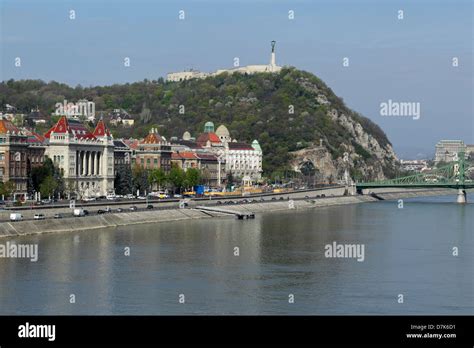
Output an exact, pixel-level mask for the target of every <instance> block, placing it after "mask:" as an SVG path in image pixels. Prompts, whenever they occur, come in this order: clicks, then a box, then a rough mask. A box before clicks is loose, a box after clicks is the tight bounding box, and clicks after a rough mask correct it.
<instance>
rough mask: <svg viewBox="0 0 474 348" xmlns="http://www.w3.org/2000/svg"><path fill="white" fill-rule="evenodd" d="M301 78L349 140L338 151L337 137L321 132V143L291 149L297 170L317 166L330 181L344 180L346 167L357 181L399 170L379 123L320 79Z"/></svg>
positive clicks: (321, 173)
mask: <svg viewBox="0 0 474 348" xmlns="http://www.w3.org/2000/svg"><path fill="white" fill-rule="evenodd" d="M297 81H298V83H299V84H300V86H302V87H303V88H304V89H305V90H306V91H308V92H309V93H311V94H313V95H314V99H315V100H316V102H317V103H318V104H319V105H320V106H323V107H324V109H325V110H326V115H327V117H328V118H329V119H330V120H331V121H332V122H333V123H335V124H336V125H338V126H340V127H342V129H343V130H344V131H345V132H346V133H347V135H348V137H347V141H342V142H340V143H339V144H336V145H339V146H338V148H337V150H338V151H335V144H334V142H333V141H332V140H333V139H330V138H328V137H326V136H325V135H324V134H321V139H320V142H319V144H318V145H314V144H312V145H311V146H309V147H305V148H303V149H300V150H297V151H293V152H291V155H292V158H291V160H290V166H291V167H292V169H293V170H295V171H298V172H303V173H304V171H305V170H304V168H308V166H309V167H311V166H314V170H315V175H316V176H317V177H319V178H320V179H322V180H324V181H330V182H335V181H337V180H341V179H342V178H343V175H344V171H345V168H347V169H348V170H349V173H350V176H351V178H352V179H353V180H364V179H365V180H381V179H385V178H386V177H387V176H390V174H391V173H392V172H394V171H395V170H396V168H397V161H398V159H397V157H396V155H395V152H394V151H393V148H392V145H391V144H390V142H389V141H388V139H386V136H385V134H384V133H383V132H382V131H381V130H380V128H378V126H376V125H375V124H373V123H372V122H371V121H369V120H368V119H366V118H365V117H362V116H360V115H359V114H357V113H355V112H353V111H352V110H349V109H348V108H347V107H346V106H345V105H344V104H343V103H342V100H340V99H339V98H337V97H336V96H335V95H334V94H333V93H332V91H331V90H330V89H329V88H327V87H326V86H325V85H324V84H323V83H322V81H319V80H318V79H317V78H311V77H300V78H299V79H298V80H297ZM362 123H363V124H364V125H363V124H362ZM364 126H365V127H364ZM377 138H378V139H377Z"/></svg>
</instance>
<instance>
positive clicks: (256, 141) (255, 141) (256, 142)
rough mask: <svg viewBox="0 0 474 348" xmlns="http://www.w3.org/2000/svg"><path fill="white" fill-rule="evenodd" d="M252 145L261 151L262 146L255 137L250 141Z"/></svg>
mask: <svg viewBox="0 0 474 348" xmlns="http://www.w3.org/2000/svg"><path fill="white" fill-rule="evenodd" d="M252 147H253V148H254V149H255V150H256V151H260V152H262V148H261V147H260V144H259V143H258V140H257V139H255V140H254V141H252Z"/></svg>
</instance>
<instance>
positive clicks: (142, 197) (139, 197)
mask: <svg viewBox="0 0 474 348" xmlns="http://www.w3.org/2000/svg"><path fill="white" fill-rule="evenodd" d="M137 198H138V199H146V197H145V196H138V197H137Z"/></svg>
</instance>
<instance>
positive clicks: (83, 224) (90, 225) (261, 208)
mask: <svg viewBox="0 0 474 348" xmlns="http://www.w3.org/2000/svg"><path fill="white" fill-rule="evenodd" d="M339 191H341V189H333V193H328V192H325V193H326V197H325V198H314V197H313V195H311V194H309V195H308V193H295V194H288V193H287V194H281V195H278V196H276V198H277V200H269V199H267V200H266V201H264V202H257V203H238V202H237V204H232V205H229V206H227V205H226V206H225V207H226V209H228V210H234V211H241V212H253V213H264V212H272V211H281V210H290V209H296V210H299V209H311V208H319V207H328V206H335V205H346V204H357V203H364V202H375V201H379V199H380V198H382V199H386V200H396V199H400V198H410V197H420V196H435V195H446V194H454V193H455V191H454V190H446V189H440V190H405V191H404V192H400V191H399V190H398V191H397V190H393V189H380V190H374V192H377V197H378V198H376V197H372V196H370V195H355V196H337V195H338V194H341V193H342V191H341V192H339ZM331 194H333V195H334V196H331ZM306 196H309V198H308V197H306ZM280 197H283V198H284V200H280V199H279V198H280ZM289 199H294V201H293V204H292V206H293V207H294V208H291V207H290V202H289V201H288V200H289ZM233 200H234V201H235V200H236V199H233ZM223 201H225V199H224V200H223ZM237 201H238V199H237ZM210 202H212V203H215V201H210ZM208 204H209V203H208ZM197 205H205V202H204V203H203V201H200V202H198V203H195V202H191V204H190V206H189V207H188V208H186V209H166V210H157V209H154V210H146V211H135V212H128V211H124V212H121V213H108V214H102V215H92V216H86V217H65V218H62V219H52V218H49V219H45V220H23V221H15V222H11V221H4V222H0V238H2V237H16V236H22V235H31V234H43V233H57V232H71V231H83V230H92V229H100V228H107V227H117V226H128V225H137V224H148V223H159V222H170V221H179V220H190V219H202V218H213V217H224V216H226V217H232V215H227V214H221V213H216V212H202V211H200V210H198V209H195V208H194V207H195V206H197ZM68 211H69V213H70V210H68ZM61 212H62V211H61ZM22 213H24V212H22ZM49 214H51V212H50V211H49Z"/></svg>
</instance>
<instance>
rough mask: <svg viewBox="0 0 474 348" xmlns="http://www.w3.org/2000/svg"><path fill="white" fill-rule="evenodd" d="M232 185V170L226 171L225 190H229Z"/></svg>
mask: <svg viewBox="0 0 474 348" xmlns="http://www.w3.org/2000/svg"><path fill="white" fill-rule="evenodd" d="M232 186H234V176H233V175H232V172H228V173H227V191H231V190H232Z"/></svg>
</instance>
